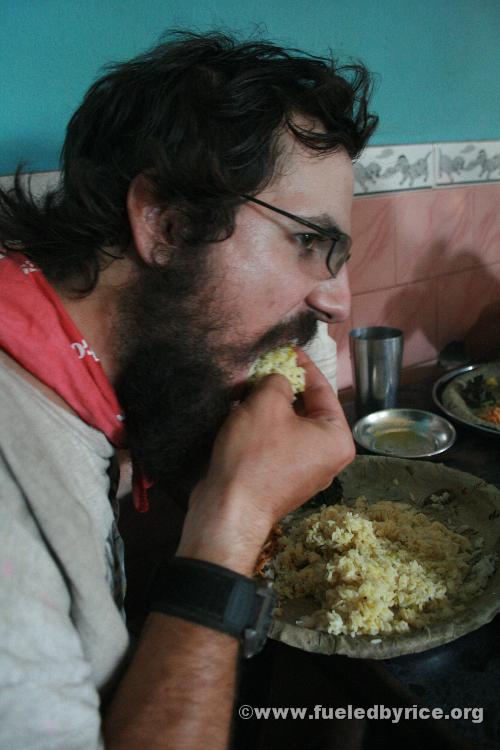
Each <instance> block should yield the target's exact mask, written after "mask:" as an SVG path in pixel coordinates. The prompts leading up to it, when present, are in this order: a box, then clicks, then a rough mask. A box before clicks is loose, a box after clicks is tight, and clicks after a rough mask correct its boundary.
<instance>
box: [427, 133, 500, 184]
mask: <svg viewBox="0 0 500 750" xmlns="http://www.w3.org/2000/svg"><path fill="white" fill-rule="evenodd" d="M434 169H435V177H434V182H435V184H436V185H450V184H452V183H455V182H490V181H492V180H500V141H476V142H473V143H436V144H434Z"/></svg>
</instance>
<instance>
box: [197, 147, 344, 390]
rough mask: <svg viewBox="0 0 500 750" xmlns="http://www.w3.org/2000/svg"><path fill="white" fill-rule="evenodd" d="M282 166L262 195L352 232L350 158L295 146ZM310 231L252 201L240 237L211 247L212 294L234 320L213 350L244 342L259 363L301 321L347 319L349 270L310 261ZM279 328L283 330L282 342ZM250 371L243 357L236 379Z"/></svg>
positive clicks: (241, 216) (243, 212) (242, 213)
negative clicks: (331, 269)
mask: <svg viewBox="0 0 500 750" xmlns="http://www.w3.org/2000/svg"><path fill="white" fill-rule="evenodd" d="M289 142H291V139H289ZM282 161H283V163H284V170H283V171H284V173H283V174H282V176H280V177H279V178H278V179H277V180H275V181H274V182H273V184H272V185H271V186H269V187H268V188H266V190H264V191H263V192H262V193H260V194H259V195H258V196H257V197H258V198H259V199H261V200H263V201H265V202H266V203H269V204H271V205H273V206H275V207H277V208H281V209H284V210H285V211H287V212H289V213H292V214H295V215H297V216H299V217H301V218H305V219H309V220H310V221H312V222H314V223H316V224H320V225H322V224H323V223H326V224H328V223H330V224H335V225H336V226H337V227H338V228H339V229H340V230H341V231H343V232H344V233H346V234H349V233H350V219H351V205H352V192H353V169H352V163H351V160H350V158H349V156H348V155H347V153H346V152H345V151H341V152H339V153H335V154H330V155H328V156H321V157H318V156H314V155H311V152H310V151H309V152H307V151H305V150H304V149H302V148H300V147H299V146H298V145H296V142H293V145H292V144H290V149H289V152H288V153H286V154H285V156H284V157H283V159H282ZM311 232H313V230H309V229H308V228H307V227H305V226H303V225H301V224H298V223H297V222H295V221H293V220H292V219H288V218H286V217H284V216H282V215H280V214H278V213H275V212H273V211H271V210H270V209H268V208H265V207H263V206H259V205H257V204H254V203H251V202H248V203H245V204H244V205H243V206H242V207H241V209H240V210H239V213H238V215H237V221H236V228H235V231H234V233H233V235H232V236H231V237H230V238H229V239H228V240H226V241H224V242H221V243H218V244H215V245H213V246H212V248H211V281H210V282H209V292H210V293H211V294H212V295H213V298H214V300H217V309H218V311H219V313H220V314H222V315H223V318H224V319H225V320H226V321H227V325H226V326H225V330H219V331H217V340H216V341H214V346H219V347H222V346H223V345H236V346H237V347H240V350H241V348H242V346H243V345H245V346H246V349H247V351H248V352H251V355H252V359H253V358H254V357H255V356H257V355H259V354H262V353H264V352H265V351H266V350H268V349H269V348H271V347H272V346H276V345H278V344H281V343H285V342H287V341H289V340H290V336H289V335H288V337H287V333H288V331H287V327H288V326H290V325H291V326H292V328H293V324H294V321H297V319H299V320H300V319H302V320H303V321H306V320H307V318H309V319H312V317H313V316H314V318H319V319H323V320H327V322H332V323H333V322H339V321H342V320H345V319H346V318H347V317H348V315H349V311H350V301H351V299H350V290H349V283H348V276H347V269H346V267H345V266H344V267H343V268H342V270H341V271H340V272H339V274H338V275H337V277H336V278H335V279H334V278H332V277H331V276H330V274H329V272H328V269H327V268H326V264H323V263H321V261H320V262H319V263H312V262H311V258H310V257H308V254H307V251H305V250H304V248H303V245H302V244H301V243H303V242H304V234H308V233H311ZM279 326H283V327H284V330H283V335H282V336H281V338H280V335H279ZM310 328H311V327H310V326H309V335H311V330H310ZM274 332H276V336H274V335H273V334H274ZM301 343H302V344H303V343H305V342H304V341H302V342H301ZM235 365H236V366H235ZM247 371H248V362H246V361H243V359H242V358H241V357H240V363H239V367H238V363H236V362H235V363H233V368H232V373H231V380H232V382H233V383H234V384H238V383H241V382H244V380H245V378H246V375H247Z"/></svg>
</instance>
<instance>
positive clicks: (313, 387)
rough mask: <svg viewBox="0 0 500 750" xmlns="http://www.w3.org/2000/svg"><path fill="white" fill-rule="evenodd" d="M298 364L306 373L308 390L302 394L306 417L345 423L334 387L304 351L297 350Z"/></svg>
mask: <svg viewBox="0 0 500 750" xmlns="http://www.w3.org/2000/svg"><path fill="white" fill-rule="evenodd" d="M297 364H298V365H300V367H303V368H304V370H305V371H306V389H305V391H304V392H303V394H302V400H303V403H304V409H305V415H304V416H306V417H310V418H312V419H314V418H321V419H331V420H334V421H337V420H339V419H341V420H342V422H344V421H345V417H344V412H343V409H342V407H341V405H340V403H339V400H338V398H337V396H336V395H335V392H334V390H333V388H332V386H331V385H330V383H329V382H328V380H327V379H326V378H325V376H324V375H323V373H322V372H321V370H320V369H319V368H318V367H317V366H316V365H315V364H314V362H313V361H312V359H310V357H308V356H307V354H306V353H305V352H304V351H303V349H299V348H297Z"/></svg>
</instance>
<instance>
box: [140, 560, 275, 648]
mask: <svg viewBox="0 0 500 750" xmlns="http://www.w3.org/2000/svg"><path fill="white" fill-rule="evenodd" d="M149 601H150V606H149V609H150V611H151V612H163V613H164V614H168V615H174V616H175V617H180V618H182V619H184V620H189V621H190V622H196V623H198V624H199V625H204V626H206V627H208V628H213V629H214V630H219V631H221V632H222V633H227V634H229V635H232V636H233V637H234V638H238V639H239V640H240V641H241V646H242V654H243V656H244V657H245V658H250V657H251V656H255V654H258V653H259V651H261V649H262V648H263V647H264V644H265V642H266V639H267V634H268V632H269V626H270V624H271V618H272V613H273V610H274V608H275V606H276V595H275V593H274V591H273V590H272V588H271V586H270V585H269V586H257V584H256V583H255V582H254V581H253V580H252V579H251V578H247V577H246V576H243V575H240V574H239V573H235V572H234V571H233V570H229V569H228V568H223V567H222V566H220V565H214V564H213V563H209V562H205V561H204V560H193V559H191V558H188V557H174V558H172V560H170V561H169V562H167V563H162V564H161V565H160V566H159V567H158V569H157V571H156V574H155V577H154V579H153V583H152V586H151V589H150V597H149Z"/></svg>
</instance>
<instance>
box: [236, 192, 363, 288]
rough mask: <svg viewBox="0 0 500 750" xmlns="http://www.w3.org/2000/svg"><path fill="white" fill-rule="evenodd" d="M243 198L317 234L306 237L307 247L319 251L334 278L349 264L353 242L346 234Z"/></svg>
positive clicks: (248, 197) (246, 196) (267, 204)
mask: <svg viewBox="0 0 500 750" xmlns="http://www.w3.org/2000/svg"><path fill="white" fill-rule="evenodd" d="M241 198H245V200H247V201H251V202H252V203H257V205H259V206H264V208H268V209H269V210H270V211H274V212H275V213H277V214H281V215H282V216H286V217H287V218H288V219H292V220H293V221H296V222H297V224H302V225H303V226H305V227H308V228H309V229H313V230H314V232H315V234H314V235H304V237H309V239H308V241H307V242H308V244H307V245H306V247H307V249H308V250H315V251H317V252H318V255H319V256H320V257H322V258H324V260H325V263H326V267H327V269H328V271H329V273H330V274H331V275H332V276H333V278H335V277H336V276H337V274H338V272H339V271H340V269H341V268H342V266H343V265H344V263H347V261H348V260H349V258H350V257H351V243H352V240H351V238H350V237H349V235H348V234H344V232H340V231H338V230H336V229H325V228H324V227H320V226H318V225H317V224H313V223H312V221H307V219H302V218H301V217H300V216H295V214H291V213H289V212H288V211H283V209H282V208H276V206H271V204H270V203H265V202H264V201H261V200H260V199H259V198H252V196H250V195H242V196H241Z"/></svg>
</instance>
